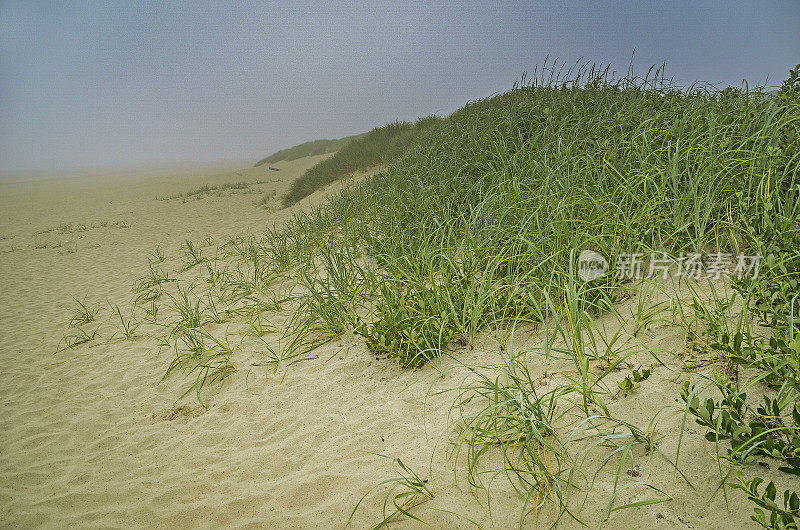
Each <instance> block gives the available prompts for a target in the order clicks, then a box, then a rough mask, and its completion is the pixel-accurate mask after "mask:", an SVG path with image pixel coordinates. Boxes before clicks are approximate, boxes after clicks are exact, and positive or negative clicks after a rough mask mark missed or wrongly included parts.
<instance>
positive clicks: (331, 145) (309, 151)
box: [254, 133, 366, 167]
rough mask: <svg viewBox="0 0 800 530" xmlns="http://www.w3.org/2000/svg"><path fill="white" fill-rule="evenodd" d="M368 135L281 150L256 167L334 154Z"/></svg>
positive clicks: (307, 143) (315, 141) (309, 143)
mask: <svg viewBox="0 0 800 530" xmlns="http://www.w3.org/2000/svg"><path fill="white" fill-rule="evenodd" d="M365 134H366V133H362V134H355V135H353V136H345V137H344V138H338V139H336V140H313V141H311V142H306V143H303V144H300V145H295V146H294V147H289V148H287V149H281V150H280V151H278V152H277V153H273V154H271V155H269V156H268V157H266V158H262V159H261V160H259V161H258V162H256V164H255V166H254V167H258V166H263V165H264V164H267V163H271V162H280V161H289V160H297V159H298V158H303V157H305V156H314V155H324V154H325V153H333V152H334V151H338V150H339V149H340V148H341V147H342V146H343V145H345V144H346V143H347V142H349V141H351V140H355V139H357V138H361V137H363V136H364V135H365Z"/></svg>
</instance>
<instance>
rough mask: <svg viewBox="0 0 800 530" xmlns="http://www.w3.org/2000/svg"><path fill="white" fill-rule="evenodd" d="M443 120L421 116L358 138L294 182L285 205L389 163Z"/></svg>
mask: <svg viewBox="0 0 800 530" xmlns="http://www.w3.org/2000/svg"><path fill="white" fill-rule="evenodd" d="M439 121H440V118H438V117H436V116H429V117H427V118H421V119H419V120H417V121H416V122H414V123H413V124H412V123H409V122H403V121H396V122H393V123H390V124H388V125H384V126H383V127H376V128H375V129H373V130H371V131H370V132H368V133H366V134H364V135H361V136H358V137H355V138H354V139H353V140H352V141H349V142H347V143H346V144H344V145H343V146H342V147H341V148H340V149H339V151H337V152H336V154H334V155H333V156H332V157H331V158H329V159H327V160H323V161H322V162H320V163H319V164H317V165H316V166H314V167H312V168H311V169H309V170H308V171H306V173H305V174H304V175H303V176H301V177H300V178H298V179H297V180H296V181H295V182H293V183H292V187H291V189H290V190H289V193H287V194H286V196H285V197H284V198H283V205H284V206H291V205H292V204H295V203H296V202H298V201H299V200H301V199H303V198H305V197H308V196H309V195H311V194H312V193H314V192H315V191H316V190H318V189H320V188H322V187H324V186H327V185H328V184H330V183H332V182H335V181H336V180H339V179H341V178H344V177H346V176H348V175H350V174H352V173H354V172H356V171H364V170H367V169H370V168H374V167H376V166H381V165H385V164H388V163H389V162H391V161H393V160H395V159H396V158H397V157H399V156H400V155H402V154H403V153H404V152H405V151H406V149H408V148H409V147H410V146H411V145H413V144H414V143H415V142H419V141H420V137H421V136H422V134H423V133H424V132H425V131H426V130H427V129H429V128H431V127H432V126H433V125H435V124H436V123H437V122H439Z"/></svg>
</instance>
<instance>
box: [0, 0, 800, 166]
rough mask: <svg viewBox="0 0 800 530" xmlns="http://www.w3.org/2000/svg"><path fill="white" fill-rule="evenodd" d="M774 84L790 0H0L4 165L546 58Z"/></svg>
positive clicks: (498, 86) (261, 125) (499, 75)
mask: <svg viewBox="0 0 800 530" xmlns="http://www.w3.org/2000/svg"><path fill="white" fill-rule="evenodd" d="M634 47H636V50H637V51H636V56H635V60H634V65H635V66H636V67H637V71H638V72H640V73H644V72H645V71H646V70H647V67H648V66H649V65H651V64H653V63H661V62H662V61H666V63H667V75H668V76H673V77H675V78H676V79H677V80H679V81H680V82H682V83H690V82H692V81H696V80H705V81H710V82H713V83H720V84H723V85H726V84H729V83H730V84H737V85H738V84H740V83H741V82H742V80H743V79H747V80H748V81H749V82H751V83H764V82H765V81H770V82H771V84H779V83H780V81H781V80H783V79H784V78H786V76H787V73H788V70H789V68H790V67H793V66H794V65H795V64H797V63H798V62H800V2H798V1H796V0H786V1H783V2H768V1H752V2H733V1H731V2H720V1H712V2H698V1H687V2H669V1H654V2H647V1H643V0H635V1H624V2H583V1H581V2H544V1H531V2H486V3H484V4H483V5H479V4H478V3H470V2H461V1H459V2H441V1H438V2H425V3H414V4H413V5H412V4H411V3H408V5H406V2H397V1H391V2H375V3H364V4H363V5H355V4H352V3H344V2H318V3H303V2H296V1H293V2H268V1H265V2H242V1H237V2H228V1H226V2H218V3H213V2H202V1H197V0H192V1H188V2H179V1H174V0H171V1H168V2H139V1H124V2H113V1H108V0H104V1H100V2H78V1H64V2H55V1H53V2H39V1H35V0H19V1H16V0H0V170H2V171H6V172H10V171H21V170H53V169H56V170H72V169H79V168H90V167H99V166H118V167H131V166H137V165H151V166H152V165H173V164H181V163H205V162H219V161H230V162H234V163H238V164H240V165H242V166H246V165H251V164H252V163H253V162H255V161H256V160H257V159H259V158H261V157H263V156H265V155H267V154H269V153H271V152H273V151H275V150H277V149H279V148H282V147H287V146H290V145H294V144H297V143H301V142H303V141H306V140H311V139H316V138H336V137H341V136H344V135H348V134H353V133H358V132H362V131H365V130H369V129H371V128H372V127H374V126H377V125H382V124H385V123H386V122H389V121H392V120H395V119H414V118H417V117H420V116H425V115H429V114H434V113H435V114H447V113H450V112H452V111H453V110H455V109H457V108H459V107H460V106H462V105H463V104H464V103H466V102H467V101H469V100H473V99H477V98H481V97H486V96H490V95H492V94H494V93H498V92H503V91H506V90H508V89H510V88H511V86H512V84H513V82H514V81H515V80H516V79H518V78H519V77H520V76H521V74H522V73H523V72H524V71H526V70H527V71H531V72H532V71H533V68H534V67H535V66H536V65H541V64H542V61H543V60H544V58H545V56H546V55H548V54H549V55H550V57H554V56H558V57H560V58H562V59H566V60H568V61H570V62H571V61H574V60H576V59H578V58H579V57H585V58H586V59H589V60H592V61H598V62H600V61H604V62H608V61H611V62H612V64H613V65H614V67H615V69H616V70H617V71H618V72H620V73H624V72H625V71H626V69H627V66H628V63H629V61H630V56H631V52H632V51H633V48H634Z"/></svg>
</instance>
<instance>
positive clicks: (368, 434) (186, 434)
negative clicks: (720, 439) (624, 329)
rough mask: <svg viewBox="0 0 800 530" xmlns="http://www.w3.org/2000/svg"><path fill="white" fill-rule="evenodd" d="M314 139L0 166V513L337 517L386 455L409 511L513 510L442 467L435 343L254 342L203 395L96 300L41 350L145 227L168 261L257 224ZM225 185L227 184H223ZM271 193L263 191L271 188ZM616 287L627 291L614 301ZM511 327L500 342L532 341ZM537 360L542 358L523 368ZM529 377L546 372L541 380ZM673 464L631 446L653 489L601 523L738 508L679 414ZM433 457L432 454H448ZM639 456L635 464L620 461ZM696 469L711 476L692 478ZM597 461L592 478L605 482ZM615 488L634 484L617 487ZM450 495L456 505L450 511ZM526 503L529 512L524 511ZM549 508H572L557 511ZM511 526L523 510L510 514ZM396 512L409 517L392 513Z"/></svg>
mask: <svg viewBox="0 0 800 530" xmlns="http://www.w3.org/2000/svg"><path fill="white" fill-rule="evenodd" d="M320 158H321V157H310V158H305V159H300V160H296V161H293V162H282V163H274V164H273V166H275V167H278V168H279V169H280V171H277V172H276V171H271V170H270V169H269V168H268V167H267V166H261V167H257V168H251V169H244V170H240V171H231V172H221V173H220V172H217V173H214V174H206V175H197V174H193V175H182V176H163V177H147V178H138V179H137V178H128V179H124V180H115V179H97V178H94V179H71V180H68V181H61V180H57V179H56V180H50V181H38V182H17V183H7V184H0V212H2V214H0V215H2V220H1V222H2V224H1V225H0V270H2V275H3V289H2V290H1V291H0V306H2V307H3V311H2V312H0V350H1V351H0V359H2V363H3V367H2V370H0V399H1V400H2V416H0V505H1V506H2V510H0V522H2V524H3V525H4V526H10V527H31V526H45V527H64V526H67V525H69V526H83V527H98V526H104V527H106V526H126V527H128V526H139V527H145V526H146V527H151V526H156V527H173V528H174V527H188V526H192V527H195V526H197V527H219V526H234V527H292V528H332V527H343V526H344V524H345V523H346V521H347V520H348V517H349V516H350V514H351V511H352V510H353V508H354V506H355V505H356V503H357V502H358V501H359V499H361V497H362V496H363V495H365V494H367V493H369V492H370V491H371V488H373V487H374V486H376V485H377V484H379V483H380V482H381V481H383V480H386V479H388V478H391V477H393V476H397V468H396V466H394V465H393V464H392V462H391V461H390V460H389V459H385V458H381V457H379V456H376V453H379V454H383V455H388V456H391V457H400V458H401V459H402V460H403V462H404V463H405V464H407V465H408V466H409V467H410V468H412V469H414V470H415V471H416V472H417V473H419V475H420V476H421V477H425V478H426V479H428V484H429V486H430V488H431V489H432V490H433V492H434V494H435V497H434V498H433V499H431V500H429V501H428V502H427V503H425V504H424V505H422V506H419V507H418V508H417V509H416V511H415V513H417V514H418V515H419V516H420V517H422V518H423V519H424V520H426V521H427V522H428V523H430V524H431V525H433V526H434V527H437V528H457V527H470V526H471V524H470V523H469V522H468V521H467V518H468V519H471V520H474V521H476V522H478V523H479V524H481V525H483V526H484V527H493V526H494V527H497V528H508V527H513V526H516V525H517V524H518V522H519V515H520V509H521V507H522V501H521V500H520V499H519V498H518V497H517V496H516V495H515V494H514V493H513V490H512V488H511V487H510V485H508V484H503V483H502V481H501V480H498V481H497V483H496V489H495V490H494V494H493V497H492V512H491V516H490V514H489V512H488V511H487V506H486V502H485V501H486V499H485V496H484V495H483V494H482V493H479V494H478V495H473V494H472V493H471V492H470V490H469V487H468V484H467V483H466V481H465V480H464V479H463V478H461V479H460V480H459V481H458V482H456V481H455V480H454V475H453V468H454V466H459V465H462V464H454V461H453V459H452V458H449V459H448V458H447V454H448V449H449V445H448V437H449V436H450V433H451V422H450V421H449V419H448V414H449V413H450V405H451V404H452V402H453V399H454V397H455V396H454V395H453V394H452V393H437V392H438V391H440V390H446V389H448V388H453V387H455V386H457V385H458V384H459V383H460V381H461V378H463V376H464V374H463V373H461V372H457V371H450V372H446V375H444V376H441V375H440V374H441V372H440V370H441V371H445V370H447V368H449V367H451V366H453V361H451V360H448V359H443V360H442V361H440V362H438V363H431V364H430V365H427V366H425V367H424V368H422V369H420V370H416V371H412V370H401V369H400V368H398V367H397V366H396V365H394V364H392V363H391V362H390V361H386V360H377V359H375V358H374V357H373V356H371V355H370V354H369V353H368V351H367V350H366V348H365V347H364V346H363V345H362V344H360V343H355V344H353V345H352V347H349V348H347V347H346V345H345V344H344V343H343V342H342V341H338V342H333V343H330V344H328V345H326V346H324V347H323V348H321V349H319V350H318V351H316V352H315V355H314V356H313V358H310V359H309V360H307V361H304V362H301V363H297V364H294V365H292V366H288V367H286V366H282V367H281V368H280V370H278V371H277V372H275V373H273V371H272V370H271V369H270V367H267V366H263V365H262V364H260V363H259V359H258V355H257V353H254V352H249V353H248V352H241V353H240V354H239V356H238V357H237V364H238V367H239V371H238V372H237V373H236V374H235V375H234V376H233V377H232V378H231V379H229V380H228V382H226V383H223V384H222V385H220V386H219V388H217V389H216V394H215V395H213V396H211V397H210V399H209V401H208V407H207V408H206V407H203V406H202V405H200V404H199V403H198V402H197V400H196V399H194V398H193V397H192V396H189V397H187V398H185V399H183V400H182V401H180V402H177V403H176V401H175V400H176V399H177V398H178V397H179V396H180V394H181V393H182V391H183V389H184V388H185V387H186V383H187V381H186V380H184V379H182V378H181V377H179V376H178V377H172V378H170V379H168V380H167V381H165V382H163V383H160V382H159V381H160V379H161V377H162V375H163V374H164V371H165V369H166V366H167V365H168V364H169V362H170V359H171V355H172V353H171V352H170V351H169V350H166V351H161V352H160V351H159V348H158V345H157V341H156V340H154V339H153V338H150V337H148V336H146V335H147V334H146V333H141V334H139V335H140V336H138V337H136V338H133V339H131V340H120V341H116V340H112V341H109V340H107V339H108V338H109V337H110V336H111V335H112V333H113V331H114V326H113V319H112V315H111V314H110V310H109V309H108V307H106V308H105V309H104V310H103V312H102V313H101V314H100V315H99V317H98V319H99V320H100V321H101V329H100V332H101V336H102V338H101V339H100V340H96V341H93V342H92V343H89V344H84V345H81V346H79V347H75V348H71V349H68V350H65V351H62V352H60V353H55V352H56V350H57V349H58V347H59V343H60V341H61V339H62V337H63V336H64V333H65V330H66V323H67V321H68V320H69V316H70V312H71V310H72V306H73V305H74V302H73V297H77V298H80V299H83V298H84V297H85V298H86V299H88V300H90V301H91V302H92V303H95V304H107V302H112V303H118V304H119V305H120V307H122V308H127V307H129V304H130V300H131V298H132V292H131V289H132V286H133V284H134V282H135V281H136V279H137V278H138V277H139V276H141V274H142V271H143V269H144V267H145V265H146V257H147V256H148V255H149V254H150V253H151V252H152V251H153V249H154V248H155V247H156V246H160V247H161V248H162V249H163V250H164V252H165V254H166V255H167V258H168V260H167V262H166V263H167V265H170V266H172V267H173V268H175V267H177V259H176V258H177V252H178V250H177V249H178V248H179V247H180V245H181V243H182V242H183V241H184V240H185V239H192V240H196V241H202V240H204V239H206V238H209V239H208V241H209V242H213V244H212V245H210V246H209V248H213V246H214V245H218V244H219V243H220V242H222V241H224V240H225V239H226V238H228V237H231V236H234V235H237V234H240V233H247V232H250V233H257V232H259V231H260V230H262V229H263V228H264V227H266V226H267V225H270V224H273V223H278V222H280V221H281V220H283V219H286V218H287V217H288V216H289V215H291V214H292V213H293V212H294V211H296V210H297V209H299V208H304V207H307V206H308V205H309V203H313V202H318V201H319V200H320V198H321V197H322V196H323V195H324V193H325V192H324V191H323V192H320V193H317V194H315V195H314V196H313V197H311V198H309V199H306V200H304V201H303V202H302V203H301V204H299V205H297V206H296V207H295V208H294V209H289V210H276V209H269V208H264V207H263V206H259V205H257V204H255V203H256V202H258V201H259V200H260V199H261V198H262V197H263V196H265V195H270V196H271V194H272V192H275V196H276V197H277V198H279V197H280V195H281V194H282V193H284V192H285V191H286V189H287V188H288V185H289V183H290V182H291V180H292V179H293V178H295V177H297V176H298V175H299V174H301V172H302V171H304V170H305V169H306V168H308V167H310V166H311V165H313V164H314V163H315V162H316V161H318V160H319V159H320ZM236 181H245V182H250V183H255V182H258V181H263V182H261V183H258V184H252V185H251V186H250V187H249V188H247V189H245V190H239V192H236V193H234V192H230V193H229V192H221V195H220V196H216V195H213V194H210V195H207V196H205V197H204V198H202V199H189V200H185V201H184V200H182V199H180V198H178V199H172V200H158V199H159V198H163V197H169V196H174V195H178V194H183V193H185V192H187V191H189V190H191V189H196V188H198V187H199V186H202V185H204V184H209V185H212V186H214V185H217V186H219V185H222V184H225V183H231V182H236ZM234 191H236V190H234ZM271 204H272V205H273V206H275V207H277V204H278V201H277V199H273V200H272V202H271ZM627 303H629V304H632V303H634V301H633V300H632V301H629V302H627ZM683 338H684V337H683V335H682V333H681V330H680V329H679V328H677V327H672V326H668V325H662V326H658V327H653V329H651V330H650V331H649V332H648V334H647V337H646V338H645V339H644V340H645V341H647V342H648V343H649V344H653V345H657V347H659V348H665V347H666V348H674V349H679V348H681V345H682V341H683ZM537 340H539V339H538V338H537V336H536V335H535V333H521V334H520V335H519V337H518V338H517V342H515V345H516V346H519V347H520V348H522V347H525V346H529V345H531V344H536V342H537ZM458 356H459V358H460V359H461V360H462V361H463V362H466V363H490V362H493V360H496V358H497V357H496V356H497V347H496V344H495V343H493V342H492V340H491V338H490V337H483V338H482V339H481V341H479V343H478V344H477V346H476V348H475V349H473V350H464V351H459V352H458ZM541 372H542V373H541V374H540V375H541V376H542V377H543V378H544V379H545V380H546V379H547V377H549V375H548V374H546V373H545V372H544V368H542V370H541ZM676 376H677V374H675V373H670V372H669V371H667V370H662V371H657V372H656V373H655V374H654V376H653V380H652V384H651V385H649V392H648V394H646V395H642V396H639V397H637V398H636V399H637V401H635V402H631V401H626V400H624V399H622V398H621V397H620V398H619V399H616V400H614V401H613V402H612V405H611V406H612V407H614V409H615V410H616V411H618V412H619V413H620V414H622V415H626V414H627V416H628V417H631V416H632V417H637V415H640V416H641V421H644V422H645V423H646V421H647V420H648V419H649V418H650V417H652V411H654V410H659V409H661V408H662V407H665V406H666V405H668V403H664V400H665V399H666V398H665V397H664V396H670V397H669V399H674V397H675V396H677V395H678V393H677V391H676V390H675V385H678V384H679V383H680V379H679V378H677V377H676ZM543 384H546V382H545V383H543ZM680 421H681V418H680V417H679V415H676V414H674V413H665V414H664V415H663V419H662V421H661V422H660V424H659V426H658V433H659V435H660V436H661V437H663V442H662V443H661V445H660V446H659V450H660V451H661V453H659V455H660V454H662V453H663V454H664V455H669V456H670V457H674V454H675V445H676V442H677V432H678V431H679V427H680ZM688 438H692V439H691V443H688V442H687V443H686V445H685V449H684V450H683V451H684V453H683V455H682V457H681V462H682V469H683V471H684V472H686V473H687V475H690V476H691V477H693V478H695V479H698V478H699V479H698V480H696V482H695V484H694V485H695V487H696V488H697V489H696V491H692V490H691V489H689V488H688V487H686V485H685V483H683V481H682V479H681V478H680V477H679V476H677V475H676V474H675V473H674V471H673V468H672V467H671V465H670V464H669V462H668V460H667V458H664V457H661V456H658V455H657V456H655V457H653V458H650V459H647V458H645V459H644V462H645V463H646V464H645V465H643V467H644V468H643V469H642V470H641V473H642V474H644V475H646V476H647V478H648V480H649V481H650V482H651V483H654V484H657V485H658V486H659V487H660V488H662V489H663V490H664V491H667V492H668V493H669V494H670V495H671V496H672V497H673V500H672V501H670V502H667V503H662V504H657V505H653V506H646V507H641V508H636V509H630V510H624V511H621V512H618V513H615V514H614V515H613V516H612V519H611V521H610V522H609V527H626V528H631V527H637V526H638V527H642V528H650V527H663V528H676V527H680V528H741V527H745V526H747V525H748V524H749V523H750V521H749V513H750V507H749V506H747V505H742V506H731V507H730V508H731V510H732V511H728V509H726V506H725V500H724V498H723V497H722V495H721V494H719V493H718V494H716V495H714V493H715V491H714V490H715V487H716V484H717V482H715V479H714V477H715V476H716V475H715V474H716V473H717V468H716V460H715V459H714V458H713V457H712V456H711V455H709V454H707V453H706V452H705V449H704V447H703V444H702V442H701V441H700V430H699V429H695V428H694V427H690V428H689V430H688V434H687V439H688ZM451 456H452V455H451ZM638 472H639V471H637V473H638ZM709 477H711V478H709ZM608 480H610V479H604V478H601V479H599V481H598V482H599V484H600V486H599V489H598V490H597V491H600V492H602V491H610V488H611V486H610V483H608ZM604 481H606V482H604ZM386 490H387V488H385V487H384V488H378V489H376V490H374V491H372V493H369V495H368V496H367V497H366V499H365V500H364V502H363V503H362V505H361V506H360V507H359V509H358V511H357V512H356V513H355V515H354V517H353V522H352V524H353V527H355V528H363V527H366V526H368V525H370V524H375V523H377V522H379V521H380V520H381V509H382V505H383V501H384V498H385V493H386ZM624 495H627V498H626V500H629V501H630V500H635V499H636V498H637V497H636V496H637V495H643V492H641V491H636V490H634V489H631V490H628V491H626V492H625V493H624ZM607 502H608V498H607V497H604V496H603V495H599V496H598V497H597V498H595V497H592V498H590V499H588V501H587V503H586V506H585V510H584V511H585V515H586V516H587V518H588V520H589V521H594V522H595V523H597V522H599V520H600V518H601V515H602V511H603V509H604V508H605V506H606V503H607ZM456 514H457V515H456ZM542 517H543V519H541V522H544V521H546V520H547V519H546V517H547V514H543V515H542ZM564 522H565V526H566V527H571V526H576V525H575V524H574V523H570V522H569V521H564ZM525 525H526V526H534V525H535V518H534V517H529V518H528V519H526V522H525ZM398 526H401V527H408V526H410V527H416V526H422V525H420V524H419V523H416V522H413V521H410V520H407V519H406V520H404V521H401V522H400V523H398Z"/></svg>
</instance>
